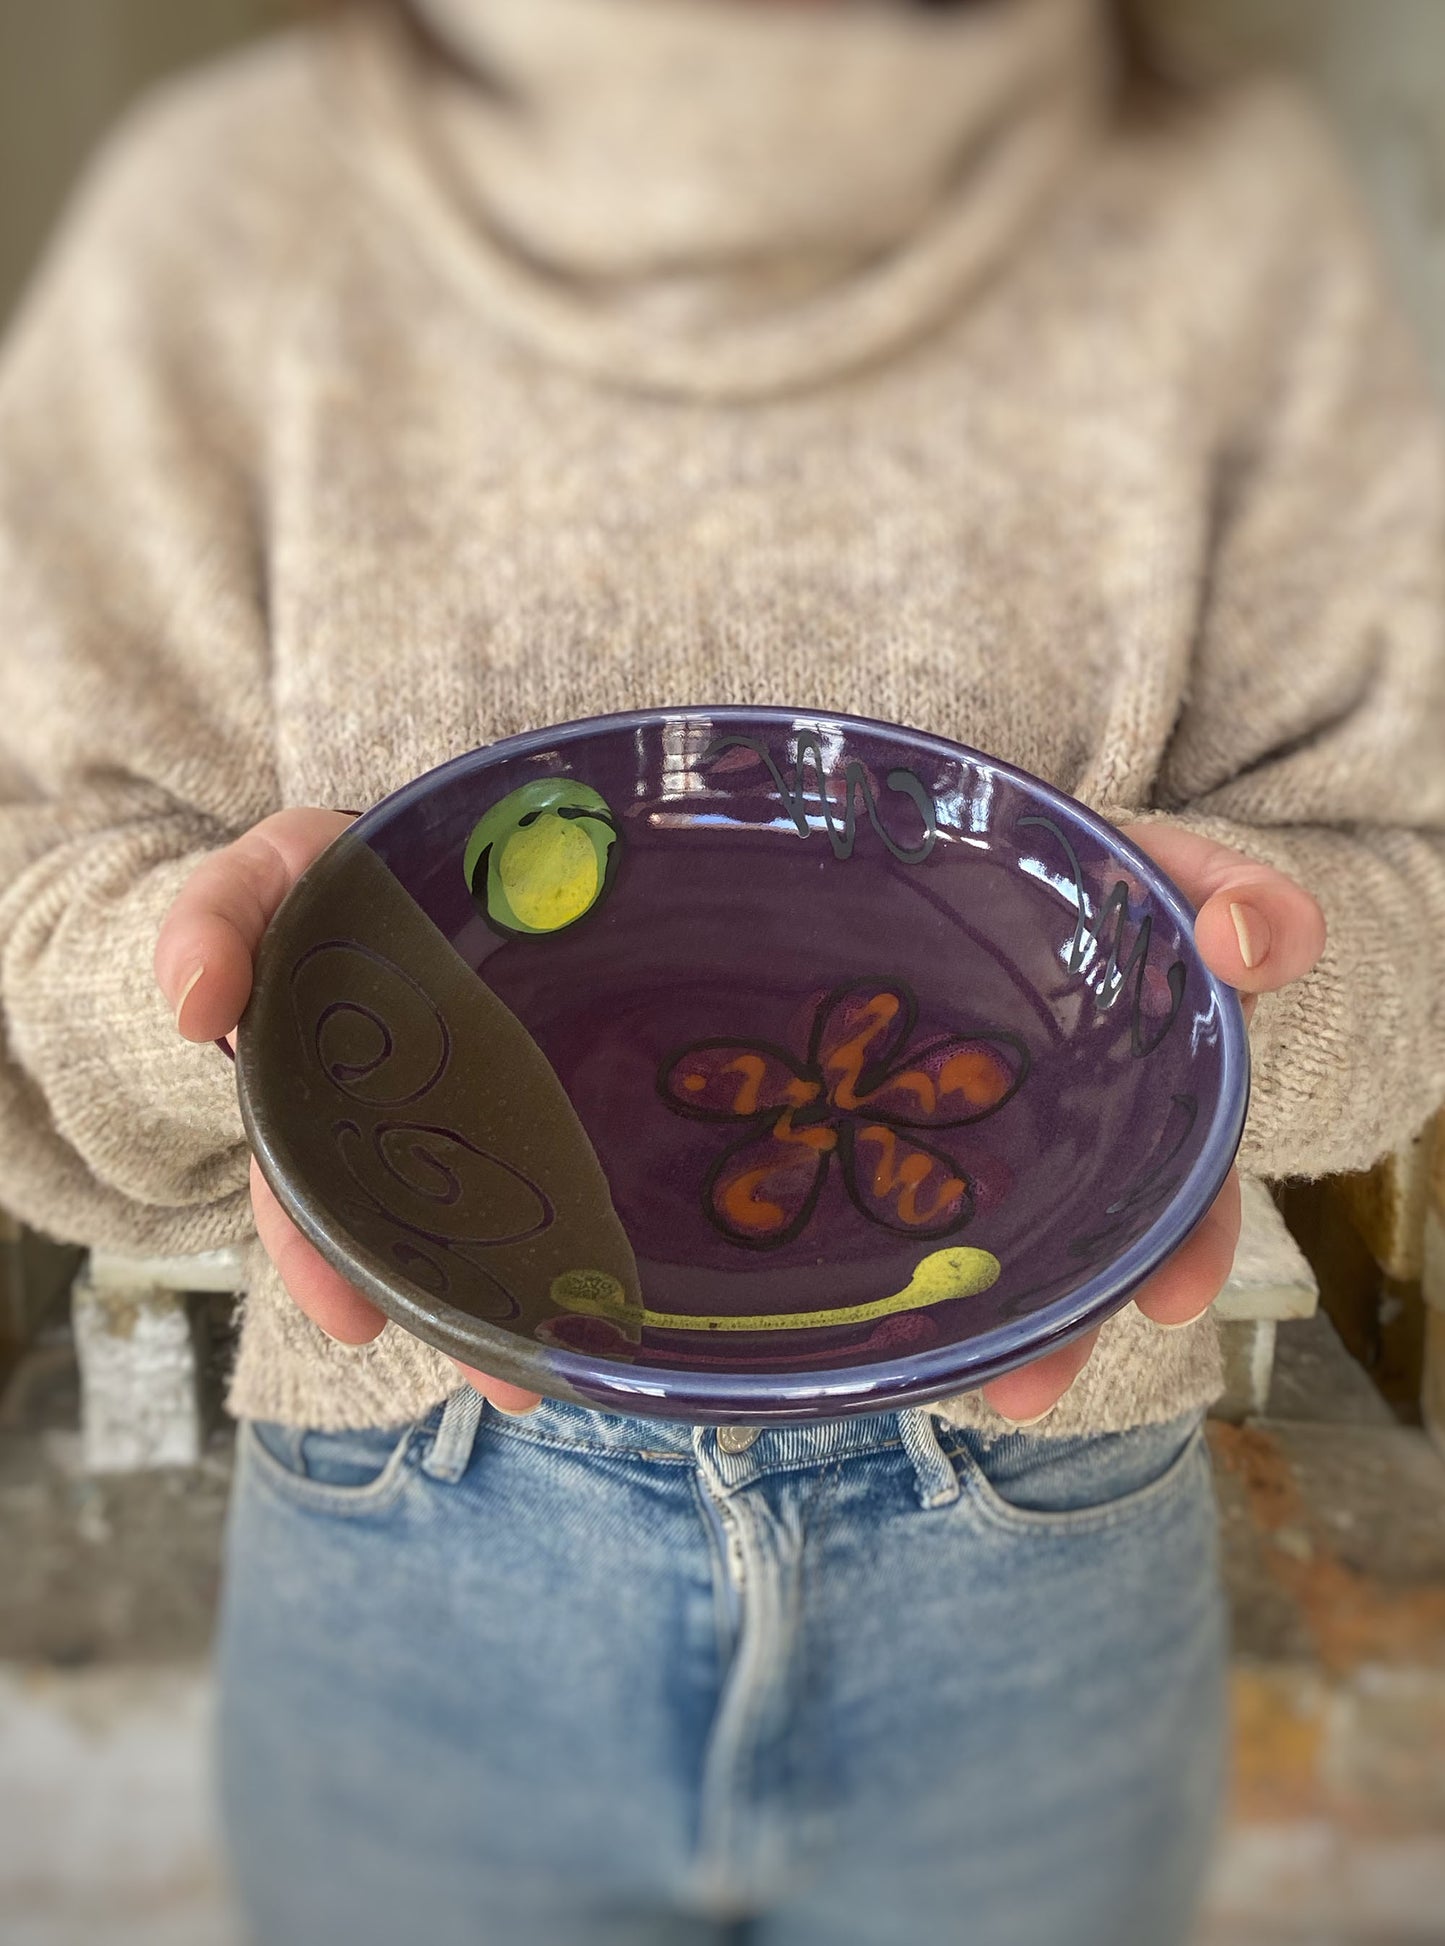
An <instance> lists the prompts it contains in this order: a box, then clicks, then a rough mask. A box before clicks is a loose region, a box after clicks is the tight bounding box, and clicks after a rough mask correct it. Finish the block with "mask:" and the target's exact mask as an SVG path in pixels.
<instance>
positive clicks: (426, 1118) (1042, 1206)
mask: <svg viewBox="0 0 1445 1946" xmlns="http://www.w3.org/2000/svg"><path fill="white" fill-rule="evenodd" d="M238 1072H239V1079H240V1084H241V1092H242V1104H243V1109H244V1111H245V1113H246V1116H247V1121H248V1127H249V1128H250V1130H251V1134H252V1138H253V1141H254V1143H255V1145H256V1147H257V1151H258V1153H259V1154H260V1156H261V1159H262V1165H263V1167H264V1168H265V1170H266V1172H267V1175H268V1177H269V1179H270V1180H271V1181H272V1183H273V1185H274V1187H275V1188H276V1189H277V1192H278V1194H279V1195H280V1196H281V1198H282V1200H283V1202H285V1203H286V1204H287V1206H288V1208H290V1209H291V1211H292V1213H293V1214H294V1215H295V1216H296V1217H297V1219H298V1220H299V1221H300V1222H301V1223H302V1226H303V1227H304V1228H305V1229H306V1230H307V1231H308V1233H309V1234H311V1235H312V1237H313V1238H314V1239H315V1240H316V1241H317V1242H318V1244H319V1245H320V1246H321V1248H322V1249H323V1251H324V1252H325V1253H326V1254H327V1255H328V1256H329V1257H330V1258H331V1259H332V1261H333V1262H335V1263H336V1264H337V1265H338V1266H339V1267H340V1268H342V1269H343V1270H344V1271H346V1273H347V1274H348V1275H350V1276H351V1277H353V1279H354V1280H355V1281H356V1282H357V1283H358V1285H360V1286H361V1287H362V1288H363V1289H365V1290H367V1291H368V1293H369V1294H371V1295H372V1296H373V1297H375V1298H376V1299H377V1300H378V1301H379V1302H380V1303H381V1304H382V1306H383V1308H384V1309H385V1310H387V1312H388V1313H389V1314H390V1315H392V1316H394V1317H396V1318H398V1320H399V1321H401V1322H403V1323H405V1324H406V1325H407V1326H408V1328H410V1329H412V1330H415V1331H417V1332H418V1333H419V1334H420V1335H421V1336H423V1337H425V1338H427V1339H428V1340H429V1341H430V1342H433V1343H435V1344H438V1345H439V1346H441V1347H442V1348H443V1349H445V1350H447V1351H450V1352H452V1353H454V1354H455V1355H458V1356H461V1357H464V1358H466V1359H467V1360H468V1362H471V1363H473V1364H477V1365H480V1366H482V1367H484V1368H486V1369H489V1370H492V1371H495V1372H497V1373H498V1374H499V1375H501V1376H506V1377H511V1378H514V1379H517V1380H518V1381H519V1382H523V1383H528V1384H531V1385H534V1386H535V1387H537V1388H538V1389H540V1390H542V1391H544V1392H548V1393H551V1394H553V1395H556V1396H561V1397H568V1398H576V1399H583V1400H586V1401H587V1402H589V1403H593V1404H600V1405H613V1406H616V1407H618V1408H619V1409H623V1410H630V1411H643V1412H655V1413H663V1414H668V1415H674V1416H680V1417H685V1418H688V1419H692V1420H697V1421H708V1420H712V1421H723V1420H728V1419H737V1420H744V1421H746V1420H763V1419H768V1418H799V1417H809V1416H819V1415H824V1414H832V1413H837V1412H845V1411H850V1410H864V1409H868V1410H876V1409H878V1407H879V1406H881V1405H884V1404H892V1403H901V1402H904V1401H906V1400H907V1401H917V1400H920V1399H926V1398H930V1397H937V1396H941V1395H943V1394H945V1393H947V1392H949V1391H954V1390H961V1389H965V1388H966V1387H968V1386H970V1385H972V1384H976V1383H978V1382H980V1380H982V1379H983V1378H986V1377H988V1376H991V1375H993V1374H995V1373H997V1372H999V1371H1002V1370H1005V1369H1008V1368H1009V1367H1010V1366H1012V1365H1015V1364H1017V1363H1020V1362H1021V1361H1022V1360H1023V1359H1025V1358H1026V1357H1028V1356H1031V1355H1035V1354H1036V1353H1037V1352H1038V1351H1039V1350H1041V1349H1044V1348H1046V1347H1047V1346H1049V1345H1051V1344H1053V1343H1058V1342H1062V1341H1063V1340H1064V1339H1066V1338H1067V1337H1069V1336H1071V1335H1073V1334H1074V1333H1076V1332H1077V1331H1079V1330H1081V1329H1083V1328H1084V1327H1085V1326H1087V1325H1088V1324H1090V1323H1093V1322H1096V1321H1097V1320H1098V1319H1099V1318H1101V1317H1102V1316H1104V1315H1107V1313H1108V1312H1109V1311H1110V1310H1112V1309H1114V1308H1116V1307H1117V1306H1118V1305H1119V1304H1120V1303H1122V1302H1123V1301H1124V1300H1125V1299H1126V1298H1127V1296H1128V1294H1129V1292H1130V1291H1132V1290H1133V1289H1134V1288H1136V1287H1137V1285H1138V1283H1139V1282H1140V1281H1141V1280H1142V1278H1143V1277H1144V1276H1146V1275H1147V1274H1148V1272H1149V1271H1150V1270H1151V1269H1152V1268H1153V1267H1154V1266H1155V1265H1156V1264H1157V1263H1159V1262H1160V1261H1161V1260H1162V1259H1163V1257H1164V1256H1166V1255H1167V1254H1168V1252H1169V1251H1170V1250H1171V1249H1172V1248H1174V1247H1175V1246H1176V1245H1177V1243H1178V1242H1180V1241H1181V1240H1182V1239H1183V1237H1184V1236H1185V1235H1187V1233H1188V1231H1189V1229H1190V1228H1191V1227H1192V1226H1193V1224H1194V1223H1195V1222H1196V1221H1197V1220H1198V1218H1199V1216H1200V1215H1201V1214H1202V1213H1203V1211H1204V1209H1205V1208H1206V1207H1207V1206H1208V1203H1209V1201H1210V1200H1211V1199H1212V1197H1213V1195H1214V1194H1215V1193H1216V1192H1217V1190H1218V1188H1219V1186H1220V1184H1221V1182H1222V1180H1223V1177H1224V1175H1225V1172H1226V1170H1227V1168H1228V1165H1229V1162H1230V1160H1231V1158H1232V1156H1233V1153H1234V1150H1235V1147H1236V1145H1237V1143H1238V1139H1239V1134H1240V1130H1241V1127H1242V1123H1243V1114H1244V1106H1245V1099H1246V1094H1247V1085H1248V1083H1247V1074H1248V1060H1247V1050H1246V1043H1245V1037H1244V1029H1243V1022H1242V1017H1241V1014H1240V1009H1239V1005H1238V1002H1237V999H1236V998H1235V996H1234V995H1233V994H1232V993H1231V992H1230V991H1229V990H1228V989H1227V988H1224V987H1223V986H1221V985H1220V984H1219V983H1218V982H1216V981H1215V980H1214V979H1213V978H1212V976H1210V975H1209V974H1208V973H1207V971H1206V970H1205V968H1204V967H1203V965H1202V964H1201V962H1200V961H1199V959H1198V957H1197V955H1196V954H1195V951H1194V947H1193V943H1192V934H1191V928H1190V921H1189V913H1188V910H1187V908H1186V907H1185V906H1184V904H1183V902H1182V901H1181V900H1180V898H1179V896H1178V894H1177V893H1175V892H1174V891H1173V890H1172V888H1171V887H1169V886H1168V884H1167V882H1166V881H1164V880H1163V879H1162V877H1161V875H1160V874H1159V873H1158V872H1157V871H1156V870H1155V868H1154V867H1153V866H1152V865H1151V864H1150V863H1149V862H1148V861H1147V860H1146V859H1144V858H1143V857H1142V856H1141V855H1140V854H1138V853H1136V852H1135V851H1133V849H1132V848H1130V847H1128V846H1127V845H1125V844H1124V842H1123V840H1122V839H1121V838H1120V837H1119V836H1118V834H1117V833H1115V832H1113V831H1112V830H1111V829H1110V828H1109V827H1108V826H1106V825H1104V824H1103V823H1102V822H1101V821H1100V820H1098V819H1096V818H1094V817H1093V816H1092V815H1091V814H1090V813H1089V812H1087V811H1086V810H1084V809H1083V807H1082V806H1079V805H1077V804H1075V803H1074V802H1073V801H1072V800H1069V799H1067V798H1064V797H1062V796H1060V795H1059V794H1057V793H1055V792H1053V791H1051V790H1049V789H1048V788H1047V787H1046V786H1044V785H1042V784H1040V783H1038V782H1037V781H1036V780H1034V779H1032V778H1029V777H1027V776H1026V775H1024V774H1023V773H1021V772H1018V771H1016V770H1013V769H1011V768H1010V767H1008V766H1006V765H1003V764H999V763H997V762H995V761H993V760H991V759H989V758H987V757H984V756H981V755H979V754H978V753H976V752H972V751H968V750H965V749H963V748H962V747H960V746H957V745H953V744H949V743H947V742H944V741H942V740H940V739H936V738H931V737H926V736H922V735H918V734H915V733H912V732H909V731H905V730H899V729H893V728H890V727H888V726H885V725H879V724H872V723H867V722H862V721H858V720H855V719H840V718H834V717H818V716H812V715H806V714H797V715H794V714H793V713H791V712H784V711H764V710H737V709H717V710H694V711H671V712H666V713H657V714H648V715H645V716H635V717H617V718H609V719H601V720H599V721H597V722H593V723H585V724H578V725H569V726H564V727H562V728H558V729H554V730H551V731H548V732H545V733H539V734H536V735H532V736H528V737H524V738H516V739H513V740H511V741H510V742H508V743H503V744H498V745H495V746H492V747H491V748H489V749H484V750H480V751H476V752H472V753H470V754H468V755H467V756H464V757H461V758H458V759H456V760H455V761H454V762H452V763H450V764H448V765H445V766H443V767H442V768H441V769H439V770H437V771H435V772H432V773H431V774H430V775H428V776H427V777H424V778H421V779H419V780H417V782H416V783H414V784H412V785H409V786H407V787H406V788H405V789H404V790H402V791H400V792H398V793H396V794H395V795H394V796H393V797H391V798H388V799H387V800H386V801H385V802H384V803H382V804H380V805H378V806H377V807H376V808H375V809H374V810H372V811H371V812H369V813H368V814H367V815H366V816H365V817H364V818H362V819H360V820H359V821H358V823H357V824H356V825H355V826H354V827H353V828H352V830H351V831H350V832H349V833H348V834H347V835H346V836H345V837H344V838H343V839H342V840H341V841H340V842H339V843H338V844H337V845H335V846H333V847H332V849H331V850H330V851H329V852H328V853H327V854H326V855H325V856H324V857H323V858H322V859H321V860H319V861H318V862H317V864H316V866H315V867H313V869H312V871H311V872H309V873H308V874H307V875H306V877H305V879H304V880H303V881H302V882H301V884H300V885H299V886H298V887H297V888H296V890H295V892H294V893H293V894H292V896H291V898H290V899H289V900H288V901H287V903H286V905H285V907H284V908H283V910H282V912H281V914H280V915H279V916H278V919H277V921H276V923H275V924H274V926H273V927H272V930H271V933H270V935H269V936H268V939H267V942H266V945H265V948H264V951H263V955H262V962H261V966H260V969H259V972H258V986H257V993H256V996H255V999H254V1001H253V1005H252V1007H251V1009H250V1011H249V1012H248V1015H247V1018H246V1020H245V1022H244V1023H243V1031H242V1036H241V1043H240V1050H239V1062H238Z"/></svg>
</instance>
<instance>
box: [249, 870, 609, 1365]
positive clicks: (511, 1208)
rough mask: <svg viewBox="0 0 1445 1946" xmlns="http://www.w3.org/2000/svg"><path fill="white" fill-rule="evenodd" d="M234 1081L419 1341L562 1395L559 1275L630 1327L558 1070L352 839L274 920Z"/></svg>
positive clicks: (335, 1233)
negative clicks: (587, 1290) (614, 1304)
mask: <svg viewBox="0 0 1445 1946" xmlns="http://www.w3.org/2000/svg"><path fill="white" fill-rule="evenodd" d="M237 1080H238V1085H239V1089H240V1097H241V1108H242V1113H243V1115H244V1117H245V1121H246V1127H247V1132H248V1134H249V1136H250V1138H251V1142H252V1146H253V1148H254V1149H255V1150H256V1153H257V1155H258V1157H259V1159H260V1161H261V1166H262V1168H263V1170H264V1171H265V1174H266V1177H267V1180H268V1181H269V1182H270V1183H271V1185H272V1187H273V1188H274V1189H275V1190H276V1192H277V1194H278V1196H279V1197H280V1198H281V1201H282V1202H283V1204H284V1205H285V1206H286V1208H287V1209H288V1210H289V1211H290V1213H291V1214H292V1216H293V1217H294V1218H295V1219H296V1221H297V1222H298V1223H299V1224H300V1226H301V1228H302V1229H303V1230H304V1231H305V1232H306V1233H307V1235H308V1236H310V1237H311V1239H312V1241H313V1242H315V1243H316V1244H317V1245H318V1247H319V1248H320V1249H321V1251H322V1252H323V1254H324V1255H325V1256H326V1257H327V1258H328V1259H329V1260H330V1262H332V1263H333V1264H335V1265H336V1267H337V1268H338V1269H339V1270H341V1271H342V1272H343V1273H344V1274H345V1275H346V1276H347V1277H348V1278H349V1279H350V1280H351V1282H352V1283H354V1284H355V1285H356V1286H357V1287H358V1288H359V1289H361V1290H363V1291H365V1293H366V1294H367V1296H369V1297H371V1298H372V1299H374V1300H375V1302H376V1303H378V1304H379V1305H380V1307H381V1308H382V1310H384V1311H385V1312H386V1313H387V1315H388V1316H389V1317H392V1318H394V1319H396V1320H397V1322H398V1323H401V1324H404V1325H405V1326H406V1327H407V1328H408V1329H409V1330H411V1331H414V1332H415V1333H416V1334H417V1335H418V1336H419V1337H421V1338H424V1339H426V1340H427V1341H428V1342H429V1343H431V1344H434V1345H436V1346H438V1347H439V1348H440V1349H441V1350H443V1351H447V1352H450V1353H452V1354H453V1355H454V1356H457V1357H461V1358H464V1359H465V1360H466V1361H467V1362H468V1363H472V1364H480V1365H481V1366H482V1367H483V1368H484V1369H486V1370H489V1371H491V1372H492V1373H494V1374H495V1375H496V1376H498V1377H503V1378H513V1377H514V1378H516V1379H517V1380H518V1381H519V1382H524V1383H525V1382H533V1381H536V1380H538V1379H539V1377H540V1376H541V1375H542V1373H543V1371H544V1370H545V1372H546V1389H547V1390H548V1391H549V1392H551V1393H552V1394H553V1395H554V1396H555V1395H557V1394H558V1393H559V1392H561V1391H562V1390H564V1389H565V1388H564V1387H563V1386H561V1385H560V1384H559V1382H558V1380H557V1377H556V1375H555V1373H553V1372H552V1371H551V1369H550V1366H551V1360H550V1358H548V1356H547V1354H546V1352H545V1351H544V1348H543V1346H542V1345H541V1344H539V1343H537V1342H536V1339H535V1336H534V1334H535V1332H536V1329H537V1327H538V1326H539V1325H543V1324H545V1322H546V1320H548V1319H549V1318H552V1317H555V1316H558V1315H562V1314H563V1311H562V1307H561V1306H559V1305H558V1304H556V1303H555V1302H554V1301H553V1299H552V1297H551V1295H550V1293H551V1288H552V1285H553V1282H554V1280H555V1279H557V1278H559V1277H567V1278H569V1279H573V1280H575V1279H576V1278H578V1276H579V1274H580V1275H581V1276H582V1278H583V1279H584V1281H585V1284H586V1285H587V1286H588V1287H594V1288H597V1289H599V1290H605V1291H609V1292H610V1293H611V1295H612V1296H613V1298H614V1301H617V1300H622V1299H625V1302H626V1303H627V1305H628V1306H629V1308H631V1309H634V1310H636V1311H637V1312H638V1322H639V1324H640V1312H641V1299H640V1294H639V1287H638V1277H637V1265H636V1261H635V1259H634V1257H633V1252H632V1247H631V1245H630V1244H629V1242H628V1240H627V1237H626V1234H625V1233H624V1231H623V1229H622V1226H621V1224H620V1222H619V1221H618V1218H617V1215H616V1212H615V1211H614V1209H613V1207H612V1199H611V1195H610V1192H609V1189H608V1185H607V1180H606V1177H605V1176H604V1175H603V1172H602V1167H601V1164H600V1163H599V1162H598V1159H597V1155H596V1152H595V1151H594V1149H593V1147H592V1145H591V1143H590V1141H589V1140H588V1138H587V1135H586V1133H585V1132H584V1130H583V1128H582V1126H581V1123H580V1122H579V1121H578V1119H577V1116H576V1114H575V1112H574V1110H573V1108H572V1105H571V1103H570V1102H569V1100H568V1099H567V1096H566V1094H565V1093H564V1092H563V1089H562V1085H561V1083H560V1082H559V1081H558V1079H557V1076H556V1075H555V1073H554V1072H553V1070H552V1068H551V1065H550V1064H549V1062H548V1061H547V1059H546V1057H545V1056H544V1055H543V1054H542V1052H541V1050H540V1049H539V1048H538V1047H537V1045H536V1043H535V1042H534V1041H533V1040H532V1038H531V1036H530V1035H529V1034H528V1033H527V1031H526V1029H525V1028H524V1027H523V1026H522V1024H521V1023H520V1021H518V1019H517V1018H516V1016H515V1015H514V1014H513V1013H512V1012H511V1011H510V1009H509V1008H508V1007H506V1006H505V1005H504V1004H503V1003H502V1001H501V1000H499V999H498V998H497V996H496V995H495V994H494V993H493V992H492V991H491V989H490V988H489V987H488V986H487V985H486V984H485V983H484V982H483V981H482V980H481V979H479V978H478V977H477V975H476V974H475V973H474V972H473V971H472V969H471V968H470V967H469V966H468V965H467V964H466V963H465V962H464V961H463V960H462V959H461V958H460V957H459V956H458V954H457V953H456V952H455V951H454V950H453V949H452V947H451V946H450V945H449V944H448V943H447V941H446V939H445V938H444V937H443V936H442V934H441V933H440V932H439V931H438V930H437V928H436V927H435V926H434V925H433V924H432V922H431V921H430V920H429V919H428V918H427V917H426V915H425V913H423V912H422V910H421V908H420V907H419V906H418V905H417V904H416V903H415V901H414V900H413V899H412V898H411V897H410V895H409V894H408V893H407V892H406V891H404V890H403V888H402V886H401V885H400V883H399V882H398V881H397V879H396V878H395V877H394V876H393V875H392V873H391V872H390V871H389V870H388V869H387V867H386V866H385V865H384V864H382V862H381V860H380V859H379V858H378V857H377V856H376V854H375V853H374V852H373V851H372V850H371V849H370V847H369V846H368V845H366V844H365V843H364V842H363V841H361V840H359V839H356V838H354V837H350V836H346V837H343V838H341V839H340V840H339V841H338V842H337V844H335V845H333V846H332V847H331V849H330V850H329V851H328V852H327V853H326V854H325V855H324V856H323V857H322V858H321V859H319V860H318V861H317V863H316V864H315V865H314V866H313V867H312V869H311V871H309V872H308V873H307V874H306V876H305V877H304V878H303V879H302V880H301V881H300V883H299V884H298V885H297V887H296V889H295V890H294V892H293V893H292V894H291V896H290V897H289V898H288V899H287V901H286V903H285V905H284V906H283V908H282V910H281V912H280V913H279V915H278V916H277V919H276V921H275V923H274V924H273V926H272V927H271V930H270V932H269V933H268V935H267V937H266V940H265V942H264V945H263V947H262V951H261V955H260V960H259V964H258V968H257V980H256V990H255V993H254V995H253V997H252V1001H251V1005H250V1007H249V1008H248V1009H247V1012H246V1015H245V1018H244V1019H243V1021H242V1023H241V1034H240V1040H239V1046H238V1049H237ZM614 1315H615V1314H614ZM626 1335H627V1336H628V1337H629V1338H630V1339H631V1340H632V1342H633V1343H635V1342H636V1341H637V1336H638V1328H637V1325H634V1326H633V1327H632V1329H631V1330H630V1331H628V1332H627V1333H626ZM623 1355H624V1356H625V1353H624V1354H623Z"/></svg>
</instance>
